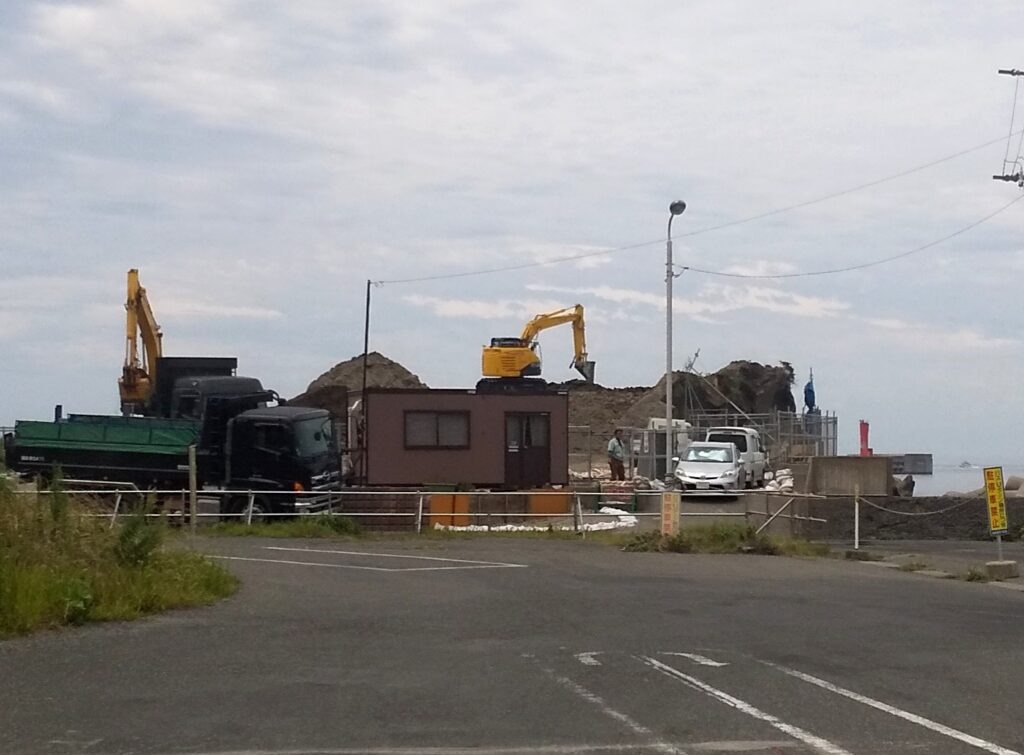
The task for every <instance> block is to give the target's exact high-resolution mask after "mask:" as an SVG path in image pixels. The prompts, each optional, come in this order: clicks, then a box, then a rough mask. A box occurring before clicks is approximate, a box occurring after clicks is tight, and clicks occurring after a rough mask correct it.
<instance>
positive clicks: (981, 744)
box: [761, 661, 1021, 755]
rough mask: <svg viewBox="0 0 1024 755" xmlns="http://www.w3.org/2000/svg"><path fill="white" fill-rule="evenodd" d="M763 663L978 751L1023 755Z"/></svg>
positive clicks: (850, 692)
mask: <svg viewBox="0 0 1024 755" xmlns="http://www.w3.org/2000/svg"><path fill="white" fill-rule="evenodd" d="M761 663H763V664H765V665H766V666H770V667H772V668H773V669H777V670H778V671H781V672H782V673H784V674H789V675H790V676H792V677H795V678H797V679H800V680H802V681H805V682H808V683H809V684H814V685H816V686H818V687H821V688H822V689H826V690H828V691H829V692H834V693H836V694H837V695H842V696H843V697H848V698H849V699H851V700H856V701H857V702H858V703H863V704H864V705H867V706H869V707H872V708H874V709H875V710H880V711H883V712H884V713H888V714H889V715H892V716H896V717H897V718H902V719H903V720H904V721H910V722H911V723H915V724H917V725H918V726H923V727H924V728H926V729H930V730H931V731H934V732H937V733H939V734H943V735H945V736H947V737H949V738H951V739H956V740H958V741H960V742H963V743H964V744H969V745H971V746H972V747H977V748H978V749H980V750H984V751H985V752H991V753H995V755H1021V753H1020V752H1018V751H1017V750H1010V749H1008V748H1006V747H1000V746H999V745H997V744H993V743H992V742H987V741H985V740H984V739H981V738H980V737H975V736H973V735H971V734H966V733H964V732H962V731H958V730H957V729H953V728H951V727H949V726H946V725H945V724H940V723H938V722H937V721H932V720H931V719H928V718H925V717H924V716H919V715H917V714H916V713H909V712H908V711H905V710H900V709H899V708H897V707H895V706H893V705H889V704H887V703H883V702H881V701H879V700H874V699H872V698H870V697H867V696H866V695H861V694H859V693H857V692H854V691H852V690H848V689H845V688H843V687H840V686H838V685H835V684H832V683H831V682H827V681H825V680H824V679H819V678H818V677H816V676H811V675H810V674H805V673H803V672H802V671H797V670H796V669H791V668H786V667H785V666H779V665H778V664H775V663H771V662H769V661H761Z"/></svg>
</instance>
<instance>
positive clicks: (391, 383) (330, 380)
mask: <svg viewBox="0 0 1024 755" xmlns="http://www.w3.org/2000/svg"><path fill="white" fill-rule="evenodd" d="M366 386H367V387H368V388H426V387H427V384H426V383H424V382H423V381H422V380H420V379H419V378H418V377H417V376H416V375H414V374H413V373H411V372H410V371H409V370H407V369H406V368H405V367H403V366H402V365H400V364H399V363H398V362H396V361H394V360H393V359H388V358H387V357H386V356H384V355H383V354H381V353H380V352H378V351H371V352H370V353H369V354H367V355H366ZM362 387H363V355H362V354H358V355H357V356H354V357H352V358H351V359H348V360H346V361H344V362H338V364H336V365H334V366H333V367H331V369H329V370H327V372H325V373H323V374H322V375H321V376H320V377H318V378H317V379H316V380H314V381H313V382H311V383H310V384H309V386H308V387H307V388H306V390H305V391H303V392H302V393H300V394H299V395H298V396H296V397H295V398H293V399H291V400H290V401H289V402H288V403H289V404H294V405H295V406H312V407H316V408H317V409H327V410H328V411H330V412H331V413H332V414H334V415H335V416H337V417H344V416H345V414H346V412H347V411H348V394H349V393H351V392H357V391H359V390H361V389H362Z"/></svg>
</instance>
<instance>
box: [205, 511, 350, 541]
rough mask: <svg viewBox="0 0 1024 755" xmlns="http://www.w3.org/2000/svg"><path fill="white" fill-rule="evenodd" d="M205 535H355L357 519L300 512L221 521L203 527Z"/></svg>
mask: <svg viewBox="0 0 1024 755" xmlns="http://www.w3.org/2000/svg"><path fill="white" fill-rule="evenodd" d="M203 534H206V535H221V536H225V537H243V536H248V535H253V536H258V537H306V538H317V537H328V538H330V537H356V536H358V535H359V534H360V528H359V524H358V522H356V520H355V519H352V518H351V517H347V516H335V515H330V516H327V515H325V516H300V517H296V518H295V519H285V520H282V521H272V522H253V523H252V524H246V523H245V522H241V521H238V522H221V523H219V524H215V525H213V526H212V527H208V528H206V529H204V530H203Z"/></svg>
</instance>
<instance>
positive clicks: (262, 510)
mask: <svg viewBox="0 0 1024 755" xmlns="http://www.w3.org/2000/svg"><path fill="white" fill-rule="evenodd" d="M269 511H270V506H268V505H267V501H266V499H264V498H260V497H259V496H256V497H255V498H253V500H252V523H253V524H266V523H267V522H269V521H270V520H269V519H268V518H267V517H266V514H267V512H269ZM242 513H243V514H248V513H249V499H248V498H244V499H242ZM242 521H243V522H244V521H245V517H244V516H243V517H242Z"/></svg>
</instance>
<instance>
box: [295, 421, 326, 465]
mask: <svg viewBox="0 0 1024 755" xmlns="http://www.w3.org/2000/svg"><path fill="white" fill-rule="evenodd" d="M330 446H331V422H330V420H328V419H324V418H322V417H315V418H313V419H304V420H301V421H299V422H296V423H295V453H297V454H298V455H299V456H301V457H306V458H308V457H310V456H322V455H323V454H326V453H327V452H328V451H329V450H330Z"/></svg>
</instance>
